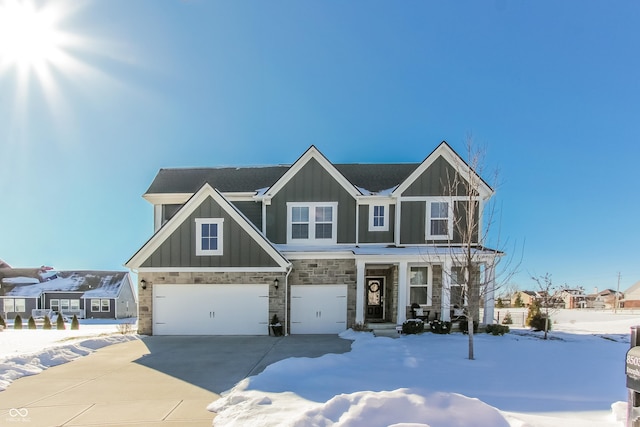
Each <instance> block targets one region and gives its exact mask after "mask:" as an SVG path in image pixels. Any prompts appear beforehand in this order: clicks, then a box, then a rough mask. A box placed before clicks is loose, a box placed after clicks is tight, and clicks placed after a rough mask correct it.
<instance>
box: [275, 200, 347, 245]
mask: <svg viewBox="0 0 640 427" xmlns="http://www.w3.org/2000/svg"><path fill="white" fill-rule="evenodd" d="M337 209H338V204H337V203H333V202H330V203H287V243H291V244H331V243H336V213H337Z"/></svg>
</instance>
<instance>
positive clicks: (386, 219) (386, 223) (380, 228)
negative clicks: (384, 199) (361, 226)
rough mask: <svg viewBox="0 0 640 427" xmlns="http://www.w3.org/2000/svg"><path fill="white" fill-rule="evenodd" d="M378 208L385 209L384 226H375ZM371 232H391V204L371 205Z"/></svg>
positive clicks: (383, 215)
mask: <svg viewBox="0 0 640 427" xmlns="http://www.w3.org/2000/svg"><path fill="white" fill-rule="evenodd" d="M376 207H382V208H383V214H382V225H374V220H375V217H374V211H375V208H376ZM369 231H389V204H388V203H372V204H370V205H369Z"/></svg>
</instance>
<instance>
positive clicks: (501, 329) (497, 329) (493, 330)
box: [487, 324, 509, 335]
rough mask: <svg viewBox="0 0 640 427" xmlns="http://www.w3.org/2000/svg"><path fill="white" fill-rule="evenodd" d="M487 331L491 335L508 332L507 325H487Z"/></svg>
mask: <svg viewBox="0 0 640 427" xmlns="http://www.w3.org/2000/svg"><path fill="white" fill-rule="evenodd" d="M487 333H488V334H492V335H504V334H508V333H509V327H508V326H507V325H498V324H493V325H487Z"/></svg>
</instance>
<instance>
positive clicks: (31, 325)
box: [29, 316, 37, 329]
mask: <svg viewBox="0 0 640 427" xmlns="http://www.w3.org/2000/svg"><path fill="white" fill-rule="evenodd" d="M29 329H37V328H36V320H35V319H34V318H33V316H30V317H29Z"/></svg>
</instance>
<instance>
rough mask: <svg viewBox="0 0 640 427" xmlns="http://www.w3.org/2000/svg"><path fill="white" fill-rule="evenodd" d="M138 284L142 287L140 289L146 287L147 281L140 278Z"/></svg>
mask: <svg viewBox="0 0 640 427" xmlns="http://www.w3.org/2000/svg"><path fill="white" fill-rule="evenodd" d="M140 286H141V287H142V289H147V281H146V280H144V279H142V280H141V281H140Z"/></svg>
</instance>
